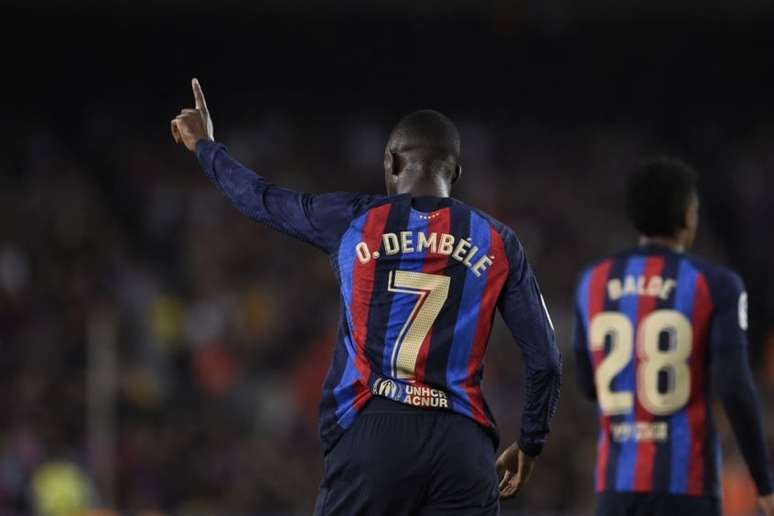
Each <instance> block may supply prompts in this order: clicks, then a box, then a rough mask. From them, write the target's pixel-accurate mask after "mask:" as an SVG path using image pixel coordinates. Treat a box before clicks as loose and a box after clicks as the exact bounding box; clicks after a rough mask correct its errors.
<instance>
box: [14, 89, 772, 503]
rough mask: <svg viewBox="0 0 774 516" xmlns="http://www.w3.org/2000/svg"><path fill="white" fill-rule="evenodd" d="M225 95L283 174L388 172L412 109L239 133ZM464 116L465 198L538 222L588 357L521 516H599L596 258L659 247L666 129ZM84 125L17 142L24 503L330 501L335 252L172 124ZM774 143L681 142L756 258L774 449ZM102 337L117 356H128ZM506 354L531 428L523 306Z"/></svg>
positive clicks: (744, 139) (507, 385)
mask: <svg viewBox="0 0 774 516" xmlns="http://www.w3.org/2000/svg"><path fill="white" fill-rule="evenodd" d="M205 88H206V81H205ZM212 109H213V111H214V116H215V117H216V118H215V122H216V135H217V136H218V138H219V139H220V140H221V141H223V142H224V143H226V144H227V145H228V147H229V149H230V151H231V152H232V154H233V155H234V156H236V157H237V158H238V159H240V160H241V161H243V162H244V163H246V164H247V165H249V166H251V167H252V168H254V169H255V170H258V171H260V172H261V173H262V174H263V175H265V176H266V177H267V178H269V179H270V180H272V181H275V182H278V183H281V184H283V185H286V186H290V187H294V188H298V189H303V190H306V191H312V192H319V191H332V190H361V191H362V190H366V191H375V192H379V191H381V190H382V188H383V186H382V184H381V178H382V171H381V161H382V151H383V145H384V141H385V139H386V136H387V134H388V131H389V128H390V124H392V123H393V122H394V121H395V120H394V118H392V117H391V116H387V115H384V114H383V113H366V114H362V115H359V116H352V117H349V118H346V117H345V118H340V119H335V120H334V119H331V118H326V117H322V116H321V117H318V118H315V117H298V116H291V115H287V116H286V115H282V114H278V113H274V114H268V115H266V116H264V117H262V118H261V119H259V120H252V121H250V123H247V122H245V121H244V120H241V121H231V122H230V121H228V120H222V126H221V125H219V122H221V120H220V119H219V118H218V112H217V107H216V106H212ZM100 112H109V110H107V109H106V110H99V109H97V110H94V113H100ZM173 114H174V113H170V117H171V115H173ZM450 115H452V117H453V118H455V119H456V120H457V121H458V124H459V126H460V129H461V132H462V136H463V165H464V171H465V173H464V175H463V178H462V181H461V184H460V187H459V190H458V191H457V192H456V193H455V196H456V197H458V198H460V199H462V200H463V201H465V202H468V203H470V204H472V205H475V206H478V207H480V208H482V209H484V210H485V211H488V212H489V213H491V214H492V215H494V216H496V217H498V218H500V219H501V220H503V221H504V222H506V223H508V224H510V225H511V226H512V227H513V228H515V230H516V232H517V234H518V235H519V236H520V238H521V239H522V241H523V243H524V245H525V246H526V248H527V250H528V253H529V256H530V260H531V262H532V264H533V267H534V268H535V270H536V272H537V274H538V277H539V280H540V282H541V285H542V288H543V290H544V293H545V297H546V301H547V303H548V304H549V307H550V310H551V313H552V316H553V319H554V322H555V324H556V328H557V334H558V338H559V342H560V345H561V347H562V350H563V352H564V354H565V380H564V385H563V390H562V399H561V402H560V406H559V411H558V414H557V416H556V418H555V420H554V424H553V431H552V434H551V436H550V440H549V443H548V445H547V447H546V450H545V453H544V455H543V456H542V457H541V459H540V461H539V462H538V464H537V468H536V470H535V472H534V475H533V477H532V479H531V481H530V483H529V485H528V486H527V487H526V488H525V490H524V491H523V493H521V494H519V495H518V497H517V498H516V499H515V500H514V501H513V502H508V503H507V504H505V505H504V513H505V514H509V511H519V513H520V514H528V515H582V514H591V510H592V509H591V508H592V506H593V480H592V471H593V462H594V447H595V436H596V431H597V428H596V411H595V408H594V407H593V406H592V405H591V404H590V403H589V402H587V401H586V400H584V399H582V397H581V396H580V394H579V393H578V391H577V390H576V388H575V384H574V381H575V375H574V364H573V360H572V355H571V353H570V345H571V343H570V336H571V314H572V303H573V290H574V286H575V281H576V276H577V274H578V272H579V270H580V268H581V267H582V266H583V265H584V264H585V263H587V262H589V261H591V260H593V259H595V258H597V257H598V256H599V255H601V254H604V253H609V252H612V251H615V250H617V249H619V248H622V247H626V246H630V245H634V244H635V242H636V240H635V237H634V234H633V232H632V230H631V228H630V227H629V225H628V223H627V221H626V219H625V216H624V208H623V199H622V188H623V177H624V175H625V173H626V171H627V170H628V169H629V168H630V167H631V166H632V165H633V164H634V163H635V161H636V160H637V159H638V158H641V157H643V156H647V155H649V154H651V153H653V152H660V151H661V150H663V149H661V148H659V147H658V145H657V143H658V142H659V135H658V134H657V130H656V129H651V128H648V127H646V126H641V125H627V124H615V123H611V124H608V125H605V124H594V125H590V124H585V125H584V124H576V125H561V124H559V125H557V126H546V125H542V124H539V123H531V122H529V121H525V122H518V123H517V122H505V121H502V120H495V121H494V122H493V121H492V120H490V119H488V118H487V117H485V116H482V115H480V114H474V113H470V112H462V113H454V112H452V113H450ZM20 123H23V122H21V121H20ZM240 124H241V125H240ZM130 125H131V124H130ZM150 125H151V124H149V123H147V122H146V123H145V125H141V127H144V128H147V127H150ZM84 126H85V127H86V133H85V134H84V137H83V138H82V139H80V140H78V141H83V142H88V143H87V144H85V145H84V146H78V145H76V144H75V143H73V140H72V139H70V138H69V137H68V135H67V134H65V133H64V132H63V131H61V130H54V129H44V128H43V127H45V125H40V126H36V127H35V129H34V131H33V130H30V131H29V134H30V135H31V137H30V138H29V139H27V140H26V141H24V142H19V145H18V146H17V150H16V151H15V152H13V153H6V154H3V153H0V407H1V408H0V516H20V515H24V514H33V513H36V514H41V515H46V516H66V515H75V514H95V515H96V514H100V515H109V514H114V513H113V512H110V511H108V510H103V509H101V508H106V507H112V508H116V509H118V510H119V511H120V513H121V514H135V515H145V516H151V515H155V516H158V515H164V514H175V515H185V516H198V515H215V514H217V515H247V514H261V515H296V514H309V513H310V512H311V508H312V506H313V503H314V499H315V495H316V492H317V487H318V482H319V479H320V475H321V468H322V455H321V451H320V446H319V443H318V437H317V402H318V399H319V393H320V385H321V383H322V379H323V377H324V374H325V372H326V369H327V366H328V361H329V358H330V355H331V352H332V346H333V342H334V332H335V327H336V321H337V314H338V291H337V286H336V284H335V281H334V277H333V274H332V273H331V271H330V270H329V265H328V261H327V260H326V258H325V256H323V255H322V254H320V253H319V252H318V251H316V250H314V249H312V248H308V247H306V246H304V245H303V244H301V243H298V242H295V241H293V240H291V239H290V238H288V237H284V236H281V235H278V234H276V233H274V232H272V231H271V230H269V229H268V228H265V227H262V226H260V225H258V224H256V223H254V222H253V221H251V220H248V219H247V218H245V217H243V216H242V215H240V214H239V213H237V212H236V210H234V209H233V208H232V207H231V206H230V205H229V204H228V203H227V202H226V201H225V199H224V198H223V197H222V196H221V194H220V193H219V192H218V191H217V190H216V189H215V188H214V187H212V185H210V184H209V183H208V181H207V179H206V178H205V176H204V175H203V174H202V173H201V171H200V170H199V168H198V165H197V163H196V162H195V159H194V158H193V157H192V156H191V155H190V154H188V153H186V152H185V151H184V149H183V148H182V147H176V146H175V145H173V143H172V141H171V139H169V141H166V138H165V135H163V134H162V131H163V130H164V127H162V126H164V123H163V122H160V123H159V126H158V127H155V126H154V127H153V129H151V131H152V134H151V136H148V135H147V134H143V133H142V132H140V130H139V129H128V128H127V126H124V125H117V124H116V123H115V122H114V120H113V119H112V118H108V117H107V116H106V115H104V116H101V115H98V114H92V115H91V119H89V120H88V121H87V123H86V124H85V125H84ZM153 131H155V132H153ZM772 142H774V127H759V128H758V129H756V130H754V131H749V132H747V133H745V134H744V135H743V136H739V135H733V136H731V135H729V134H727V133H725V132H723V131H722V130H721V129H718V128H713V127H712V125H711V124H709V123H707V124H706V125H705V124H704V123H702V124H697V126H696V127H695V131H693V132H692V133H690V134H688V136H686V137H685V140H684V141H683V146H682V147H681V149H682V150H683V151H684V152H683V154H684V156H683V157H685V158H687V159H688V160H689V161H691V162H693V163H694V164H695V165H696V166H697V168H699V169H700V172H702V173H703V176H702V191H703V193H704V194H705V195H704V202H703V210H704V215H705V216H704V219H703V226H702V229H701V236H700V239H699V243H698V252H701V253H703V254H705V255H707V256H708V257H710V258H712V259H716V260H719V261H722V262H724V263H727V264H729V265H731V266H733V267H735V268H737V269H739V270H740V271H741V272H742V274H743V276H744V278H745V280H746V281H747V283H748V286H749V287H750V293H751V296H750V303H751V307H752V314H751V316H752V318H751V324H752V336H753V339H752V341H753V342H752V346H751V348H752V349H751V353H752V356H753V357H754V361H753V365H754V368H755V371H756V378H757V380H758V384H759V385H760V388H761V402H762V404H763V405H764V410H763V413H764V416H765V418H766V422H767V432H768V437H769V445H770V449H771V450H774V301H773V300H772V299H766V297H769V298H770V297H771V296H770V292H771V291H772V290H774V275H772V274H771V270H774V238H772V237H771V222H772V221H774V200H773V199H774V198H772V195H771V192H772V191H774V172H773V171H772V170H774V145H772ZM106 330H107V331H106ZM100 349H101V350H102V352H100V351H99V350H100ZM105 350H107V351H105ZM103 352H104V353H103ZM100 353H101V354H102V355H105V356H108V357H111V356H112V358H108V361H107V365H105V364H106V363H105V361H104V360H102V359H99V358H97V357H95V354H100ZM110 360H113V365H112V366H110ZM486 363H487V367H486V371H485V392H486V394H487V396H488V401H489V403H490V405H491V407H492V409H493V411H494V414H495V415H496V417H497V419H498V422H499V425H500V430H501V434H502V436H503V442H508V441H511V440H513V439H515V438H516V436H517V435H518V426H519V414H520V400H521V396H522V391H523V384H522V382H523V373H522V364H521V358H520V354H519V351H518V346H517V345H516V344H515V343H514V342H512V339H511V338H510V336H509V334H508V332H507V331H505V329H504V327H503V326H502V325H501V324H500V323H499V322H498V324H497V325H496V327H495V329H494V332H493V338H492V342H491V344H490V348H489V351H488V354H487V361H486ZM104 367H108V368H109V367H114V371H115V374H114V375H113V379H114V382H115V390H114V391H113V390H112V389H111V388H110V387H109V386H104V389H105V390H104V391H102V392H101V384H100V383H99V382H95V381H93V379H94V378H100V376H99V375H100V374H105V371H107V372H108V373H110V369H107V370H106V369H103V368H104ZM95 399H96V400H100V399H101V400H102V403H103V404H102V405H100V402H94V400H95ZM113 400H114V403H113ZM106 406H107V407H108V409H107V410H105V407H106ZM100 407H102V408H100ZM95 411H96V412H97V413H96V414H95V413H94V412H95ZM720 426H721V429H722V433H723V435H724V439H723V443H724V445H725V447H724V456H725V462H724V467H723V474H724V485H725V500H724V504H725V505H726V508H727V509H728V511H729V512H728V514H740V515H741V514H751V513H752V512H751V511H753V509H754V502H755V497H754V491H753V487H752V485H751V483H750V480H749V478H748V476H747V472H746V469H745V468H744V465H743V463H742V462H741V459H740V455H739V453H738V451H737V449H736V445H735V444H734V442H733V438H732V436H731V434H730V433H729V431H728V428H727V425H726V424H725V420H724V419H722V418H721V419H720Z"/></svg>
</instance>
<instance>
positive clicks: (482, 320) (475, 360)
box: [465, 228, 509, 426]
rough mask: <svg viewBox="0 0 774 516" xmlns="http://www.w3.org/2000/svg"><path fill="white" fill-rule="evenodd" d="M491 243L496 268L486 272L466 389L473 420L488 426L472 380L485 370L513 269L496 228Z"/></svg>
mask: <svg viewBox="0 0 774 516" xmlns="http://www.w3.org/2000/svg"><path fill="white" fill-rule="evenodd" d="M489 242H490V243H489V253H488V254H489V257H490V258H492V265H490V266H489V268H488V269H487V270H486V286H485V287H484V294H483V295H482V297H481V305H480V306H479V309H478V321H477V322H476V334H475V337H474V338H473V345H472V346H471V350H470V358H469V359H468V379H469V382H471V383H468V384H467V385H466V386H465V392H466V394H467V395H468V399H469V400H470V405H471V409H472V412H473V418H474V419H475V420H476V421H478V422H479V423H480V424H482V425H484V426H489V423H488V421H487V417H486V414H485V412H484V399H483V397H482V396H481V389H480V388H479V387H478V386H474V385H473V384H472V381H473V378H474V377H475V376H476V374H477V372H478V370H479V369H480V368H481V362H482V360H483V358H484V351H486V343H487V341H488V340H489V333H490V331H491V330H492V319H493V317H494V309H495V304H496V303H497V298H498V297H499V296H500V290H501V289H502V286H503V283H504V282H505V279H506V278H507V277H508V269H509V264H508V257H507V256H506V254H505V244H504V243H503V239H502V238H501V237H500V234H499V233H498V232H497V231H496V230H495V229H494V228H490V230H489Z"/></svg>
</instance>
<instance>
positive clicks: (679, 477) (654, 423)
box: [574, 246, 747, 496]
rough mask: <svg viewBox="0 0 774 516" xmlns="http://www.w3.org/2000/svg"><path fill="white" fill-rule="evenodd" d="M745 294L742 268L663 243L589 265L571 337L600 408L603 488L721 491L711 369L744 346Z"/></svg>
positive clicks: (600, 481)
mask: <svg viewBox="0 0 774 516" xmlns="http://www.w3.org/2000/svg"><path fill="white" fill-rule="evenodd" d="M746 302H747V301H746V294H745V293H744V287H743V284H742V282H741V280H740V279H739V277H738V276H737V275H736V274H734V273H733V272H731V271H729V270H727V269H725V268H722V267H718V266H714V265H711V264H709V263H707V262H705V261H702V260H699V259H697V258H695V257H692V256H689V255H685V254H682V253H677V252H674V251H672V250H670V249H669V248H666V247H662V246H647V247H640V248H637V249H634V250H632V251H629V252H625V253H622V254H619V255H616V256H613V257H610V258H607V259H604V260H601V261H599V262H597V263H595V264H594V265H593V266H591V267H589V268H588V269H587V270H586V271H585V272H584V273H583V274H582V277H581V281H580V284H579V287H578V292H577V303H576V325H575V338H574V341H575V351H576V357H577V361H578V364H579V374H580V376H581V378H580V381H581V386H582V387H583V386H585V390H587V391H588V392H587V393H588V394H589V395H590V396H592V397H594V398H595V399H596V401H597V404H598V408H599V425H600V433H599V439H598V452H597V466H596V490H597V491H598V492H606V491H632V492H644V493H647V492H664V493H673V494H684V495H694V496H700V495H710V496H718V495H719V489H720V482H719V467H720V466H719V464H720V451H719V443H718V438H717V435H716V432H715V427H714V423H713V418H712V412H711V409H710V396H709V386H710V378H709V377H710V375H709V368H710V364H711V362H712V359H713V356H715V355H716V354H720V353H721V352H722V353H728V352H729V350H728V348H729V347H735V348H737V349H736V351H738V352H739V353H746V351H745V349H744V348H745V347H746V336H745V329H746V325H747V320H746V317H747V312H746ZM731 352H732V353H734V352H735V351H734V350H731Z"/></svg>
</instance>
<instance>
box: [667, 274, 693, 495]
mask: <svg viewBox="0 0 774 516" xmlns="http://www.w3.org/2000/svg"><path fill="white" fill-rule="evenodd" d="M697 274H698V271H697V270H696V269H695V268H694V267H693V266H692V265H691V264H690V263H689V262H688V260H681V261H680V267H679V269H678V273H677V288H676V289H675V310H677V311H678V312H680V313H682V314H683V315H685V316H686V317H687V318H688V320H689V321H692V320H693V302H694V297H695V296H694V294H695V291H696V276H697ZM669 440H670V443H671V449H672V457H671V462H672V464H671V468H670V471H671V481H670V484H669V491H670V492H671V493H675V494H684V493H685V492H686V491H687V489H688V468H689V467H690V462H691V461H690V453H691V428H690V425H689V424H688V413H687V407H683V408H682V409H680V411H679V412H676V413H675V414H674V415H672V416H671V417H670V418H669Z"/></svg>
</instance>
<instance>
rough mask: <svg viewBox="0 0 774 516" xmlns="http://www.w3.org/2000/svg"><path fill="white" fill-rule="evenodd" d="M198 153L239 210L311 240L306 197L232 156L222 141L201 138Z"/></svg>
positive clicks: (207, 172)
mask: <svg viewBox="0 0 774 516" xmlns="http://www.w3.org/2000/svg"><path fill="white" fill-rule="evenodd" d="M196 157H197V158H198V160H199V163H200V164H201V166H202V169H204V172H205V174H207V177H209V178H210V180H211V181H212V182H213V183H214V184H215V185H216V186H217V187H218V189H220V190H221V191H222V192H223V193H224V194H225V195H226V197H227V198H228V199H229V201H231V204H233V205H234V206H235V207H236V208H237V209H238V210H239V211H241V212H242V213H243V214H245V215H247V216H248V217H250V218H252V219H254V220H256V221H258V222H262V223H264V224H267V225H268V226H270V227H272V228H274V229H276V230H277V231H281V232H282V233H285V234H287V235H290V236H292V237H294V238H297V239H299V240H302V241H304V242H311V241H310V237H309V235H310V234H312V233H313V229H312V225H311V223H310V220H309V217H308V216H307V213H306V208H305V201H306V197H305V195H304V194H302V193H300V192H295V191H292V190H288V189H285V188H279V187H277V186H275V185H272V184H270V183H268V182H267V181H266V180H265V179H264V178H263V177H261V176H259V175H258V174H256V173H255V172H254V171H252V170H250V169H249V168H247V167H245V166H244V165H242V164H241V163H239V162H238V161H237V160H235V159H234V158H232V157H231V156H230V155H229V154H228V152H227V151H226V148H225V147H224V146H223V145H222V144H219V143H216V142H213V141H208V140H201V141H199V142H198V143H197V144H196Z"/></svg>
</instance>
